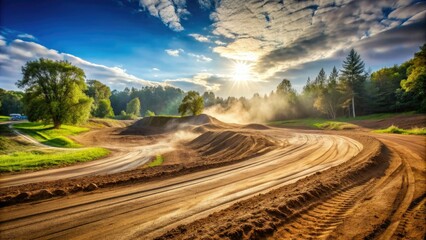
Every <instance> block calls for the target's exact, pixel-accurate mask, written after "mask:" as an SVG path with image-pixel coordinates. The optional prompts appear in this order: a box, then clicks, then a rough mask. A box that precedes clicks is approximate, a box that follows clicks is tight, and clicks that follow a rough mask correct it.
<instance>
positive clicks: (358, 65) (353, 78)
mask: <svg viewBox="0 0 426 240" xmlns="http://www.w3.org/2000/svg"><path fill="white" fill-rule="evenodd" d="M341 73H342V74H341V76H340V77H341V80H342V83H343V84H344V85H345V87H346V89H347V91H349V92H348V96H349V97H350V98H351V103H352V107H351V109H352V116H353V117H355V116H356V111H355V109H356V108H355V102H356V100H357V102H360V101H361V99H362V94H363V88H364V82H365V79H366V74H365V71H364V62H363V61H362V60H361V56H360V55H359V54H358V53H357V52H355V50H354V49H352V50H351V51H350V53H349V55H348V56H347V57H346V59H345V61H343V69H342V70H341Z"/></svg>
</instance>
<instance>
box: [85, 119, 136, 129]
mask: <svg viewBox="0 0 426 240" xmlns="http://www.w3.org/2000/svg"><path fill="white" fill-rule="evenodd" d="M133 122H134V120H115V119H102V118H92V119H89V121H87V124H86V126H87V127H89V128H105V127H109V128H119V127H127V126H129V125H131V124H132V123H133Z"/></svg>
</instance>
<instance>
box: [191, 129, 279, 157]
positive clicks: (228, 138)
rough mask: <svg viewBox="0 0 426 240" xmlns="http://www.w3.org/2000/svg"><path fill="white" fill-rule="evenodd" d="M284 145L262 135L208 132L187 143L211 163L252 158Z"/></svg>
mask: <svg viewBox="0 0 426 240" xmlns="http://www.w3.org/2000/svg"><path fill="white" fill-rule="evenodd" d="M286 145H287V143H283V142H281V141H279V140H277V139H274V138H272V137H269V136H266V135H263V134H259V133H251V132H250V133H249V132H237V131H220V132H216V131H208V132H205V133H203V134H201V135H200V136H199V137H197V138H195V139H194V140H192V141H191V142H189V146H190V147H191V148H193V149H195V150H196V151H198V152H199V153H200V154H201V155H202V156H204V157H208V158H209V159H210V160H211V161H223V160H224V159H241V158H247V157H252V156H254V155H257V154H262V153H265V152H267V151H270V150H271V149H273V148H276V147H282V146H286Z"/></svg>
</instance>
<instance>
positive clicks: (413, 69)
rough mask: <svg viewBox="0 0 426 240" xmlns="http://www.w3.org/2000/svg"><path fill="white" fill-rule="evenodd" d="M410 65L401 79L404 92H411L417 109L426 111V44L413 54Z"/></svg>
mask: <svg viewBox="0 0 426 240" xmlns="http://www.w3.org/2000/svg"><path fill="white" fill-rule="evenodd" d="M411 63H412V65H411V66H410V67H408V69H407V79H404V80H402V81H401V87H402V89H403V90H405V92H409V93H412V94H413V97H414V101H415V102H417V103H418V104H419V111H420V112H426V44H424V45H423V46H422V47H421V48H420V51H419V52H417V53H415V54H414V58H413V59H412V60H411Z"/></svg>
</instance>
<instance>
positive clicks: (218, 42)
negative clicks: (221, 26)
mask: <svg viewBox="0 0 426 240" xmlns="http://www.w3.org/2000/svg"><path fill="white" fill-rule="evenodd" d="M214 43H216V45H222V46H223V45H226V43H224V42H222V41H220V40H216V41H214Z"/></svg>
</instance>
